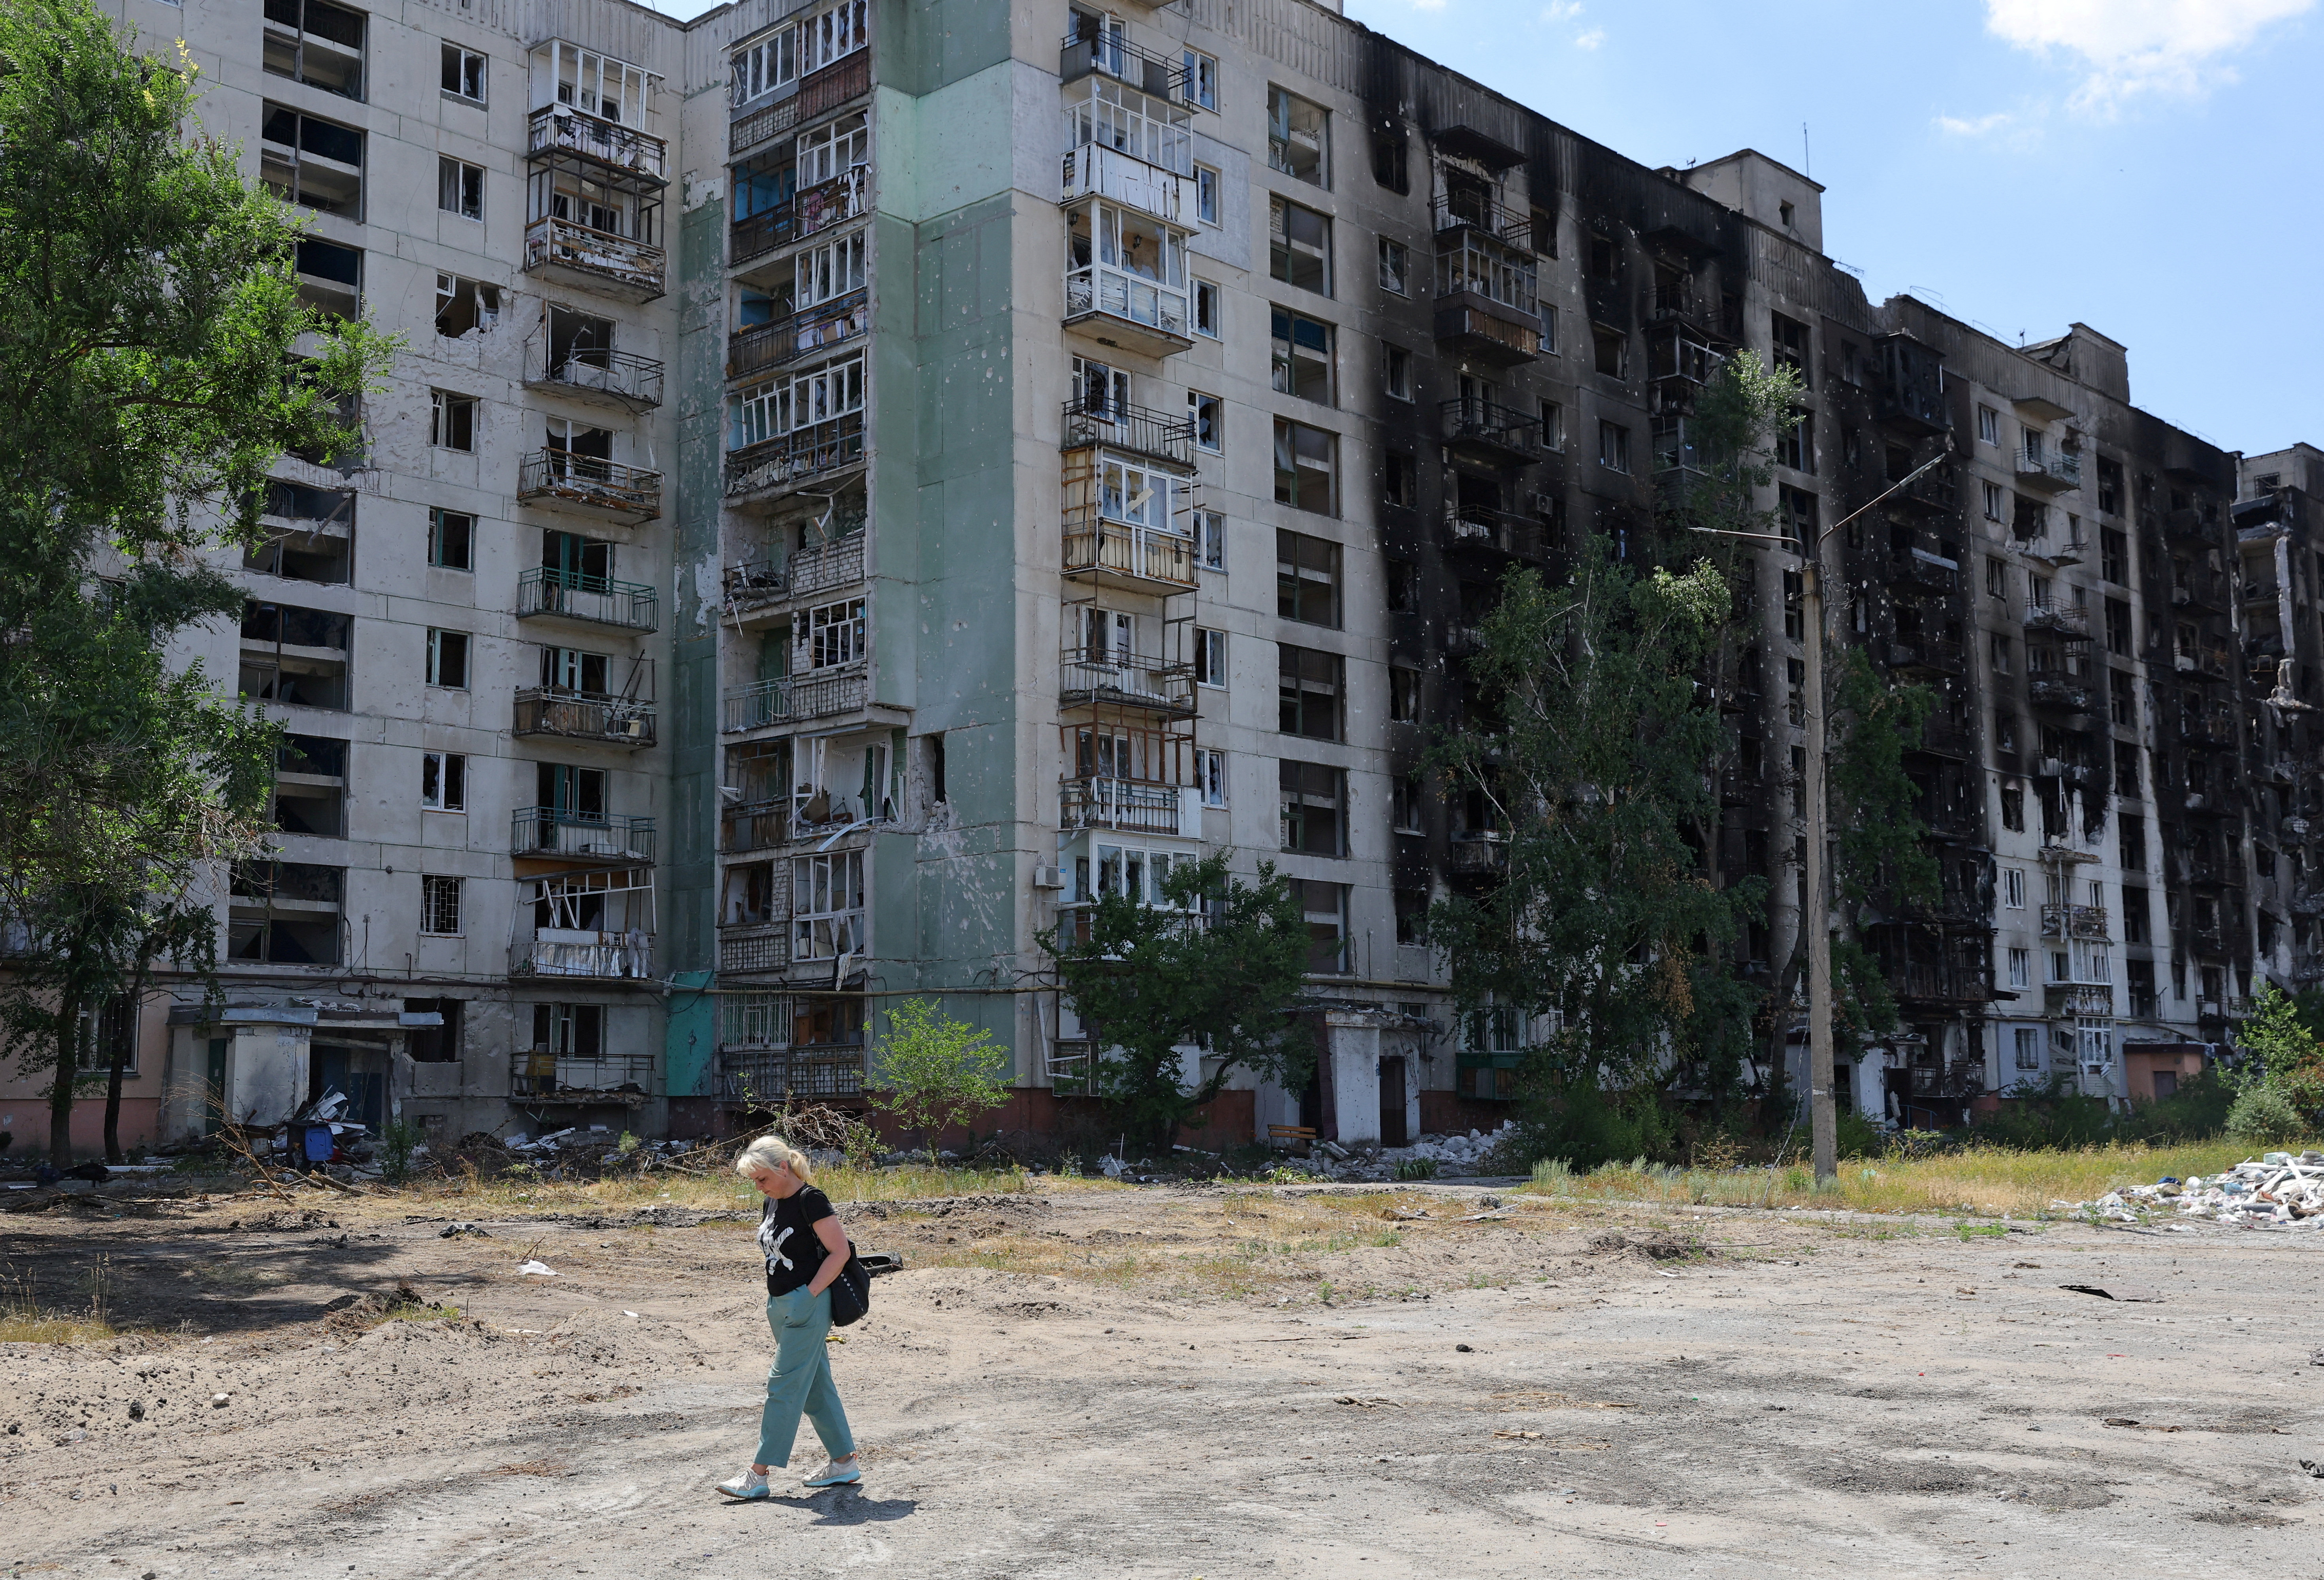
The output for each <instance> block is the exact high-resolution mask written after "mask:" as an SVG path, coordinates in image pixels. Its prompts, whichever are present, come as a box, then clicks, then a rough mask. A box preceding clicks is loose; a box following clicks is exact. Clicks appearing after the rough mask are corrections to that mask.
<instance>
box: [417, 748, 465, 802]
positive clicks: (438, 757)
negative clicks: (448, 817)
mask: <svg viewBox="0 0 2324 1580" xmlns="http://www.w3.org/2000/svg"><path fill="white" fill-rule="evenodd" d="M420 807H421V809H422V810H423V811H427V812H466V811H467V810H468V754H467V753H466V752H460V751H430V752H422V753H421V754H420Z"/></svg>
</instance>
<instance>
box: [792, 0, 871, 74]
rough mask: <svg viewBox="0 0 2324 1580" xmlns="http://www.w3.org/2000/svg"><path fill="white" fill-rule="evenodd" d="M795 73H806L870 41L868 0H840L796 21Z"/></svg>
mask: <svg viewBox="0 0 2324 1580" xmlns="http://www.w3.org/2000/svg"><path fill="white" fill-rule="evenodd" d="M798 35H799V43H798V74H799V75H800V76H801V77H810V76H813V75H814V74H815V73H816V72H817V71H820V70H822V69H824V68H825V67H826V66H831V65H835V64H836V63H837V62H839V61H841V60H845V59H847V57H848V56H850V55H853V53H855V51H858V50H860V49H862V48H863V46H864V45H866V44H868V43H870V42H871V0H841V4H839V5H835V6H833V7H831V8H830V9H829V10H828V11H818V12H816V14H814V15H813V16H810V17H808V18H807V19H806V20H805V21H803V22H801V23H799V24H798Z"/></svg>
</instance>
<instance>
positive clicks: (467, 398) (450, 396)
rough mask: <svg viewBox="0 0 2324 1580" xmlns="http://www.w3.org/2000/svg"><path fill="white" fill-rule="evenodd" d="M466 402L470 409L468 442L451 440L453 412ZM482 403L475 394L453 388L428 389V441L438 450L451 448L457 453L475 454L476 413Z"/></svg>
mask: <svg viewBox="0 0 2324 1580" xmlns="http://www.w3.org/2000/svg"><path fill="white" fill-rule="evenodd" d="M462 404H465V405H466V407H467V409H468V442H467V443H466V444H465V445H455V444H453V443H452V442H451V437H452V434H451V428H452V412H453V410H454V409H455V408H456V407H458V406H460V405H462ZM481 404H482V402H481V401H479V400H477V399H476V397H475V396H474V395H463V394H460V393H459V392H458V391H457V390H429V391H428V443H429V445H430V446H433V447H434V448H436V449H438V450H450V451H452V452H453V453H454V454H456V455H475V452H476V413H477V408H478V407H479V406H480V405H481Z"/></svg>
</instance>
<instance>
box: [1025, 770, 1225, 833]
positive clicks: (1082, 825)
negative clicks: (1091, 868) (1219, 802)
mask: <svg viewBox="0 0 2324 1580" xmlns="http://www.w3.org/2000/svg"><path fill="white" fill-rule="evenodd" d="M1058 799H1059V803H1060V811H1061V814H1062V819H1063V821H1062V823H1061V826H1062V827H1064V828H1066V829H1113V830H1115V831H1119V832H1121V833H1131V834H1172V835H1178V834H1185V833H1187V832H1189V830H1187V829H1186V827H1185V817H1184V813H1185V802H1186V800H1187V795H1186V793H1185V789H1184V788H1183V787H1182V786H1179V785H1161V784H1155V783H1152V782H1149V781H1148V780H1144V779H1111V778H1103V777H1100V776H1090V777H1088V778H1081V779H1067V780H1065V782H1064V784H1063V785H1061V786H1060V787H1059V795H1058ZM1201 827H1202V822H1201V817H1200V814H1199V812H1198V813H1197V815H1196V817H1195V819H1194V830H1193V831H1200V829H1201Z"/></svg>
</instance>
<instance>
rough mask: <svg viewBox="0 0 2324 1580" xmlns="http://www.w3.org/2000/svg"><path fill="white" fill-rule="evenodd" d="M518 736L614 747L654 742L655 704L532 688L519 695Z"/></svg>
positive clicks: (554, 689) (516, 728) (635, 745)
mask: <svg viewBox="0 0 2324 1580" xmlns="http://www.w3.org/2000/svg"><path fill="white" fill-rule="evenodd" d="M512 733H513V734H516V735H555V736H559V737H562V738H563V739H567V740H600V741H605V742H607V743H609V744H611V745H614V746H629V747H645V746H651V745H652V744H653V743H654V705H653V703H650V702H640V701H637V700H636V699H634V698H631V697H616V696H607V695H602V694H595V693H591V692H575V691H566V690H563V689H561V688H559V687H554V686H534V687H529V688H527V689H525V690H523V691H520V692H518V693H517V694H516V723H515V726H514V728H513V729H512Z"/></svg>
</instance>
